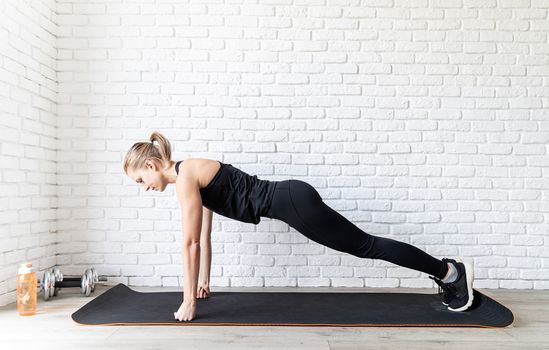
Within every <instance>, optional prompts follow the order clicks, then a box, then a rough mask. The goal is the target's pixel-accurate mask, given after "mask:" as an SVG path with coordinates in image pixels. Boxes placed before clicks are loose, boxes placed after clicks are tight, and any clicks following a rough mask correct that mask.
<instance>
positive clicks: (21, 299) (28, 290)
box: [17, 263, 37, 316]
mask: <svg viewBox="0 0 549 350" xmlns="http://www.w3.org/2000/svg"><path fill="white" fill-rule="evenodd" d="M36 289H37V281H36V272H34V271H33V270H32V263H25V264H22V265H21V266H20V267H19V270H18V272H17V311H19V315H21V316H31V315H34V314H35V313H36V294H37V293H36Z"/></svg>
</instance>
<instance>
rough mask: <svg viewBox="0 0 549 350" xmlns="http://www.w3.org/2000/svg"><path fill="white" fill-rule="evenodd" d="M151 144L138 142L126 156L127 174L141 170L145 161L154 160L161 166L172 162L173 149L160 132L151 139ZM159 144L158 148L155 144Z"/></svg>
mask: <svg viewBox="0 0 549 350" xmlns="http://www.w3.org/2000/svg"><path fill="white" fill-rule="evenodd" d="M149 140H150V142H136V143H134V144H133V146H132V147H131V148H130V149H129V151H128V152H127V153H126V155H125V156H124V172H125V173H126V174H127V173H128V170H129V169H139V168H141V167H142V166H143V164H145V161H147V160H149V159H152V160H153V161H158V162H160V164H165V163H166V162H168V163H169V162H170V161H171V159H172V149H171V145H170V141H168V139H167V138H166V137H164V135H162V134H161V133H159V132H158V131H154V132H153V133H152V134H151V136H150V137H149ZM154 141H156V142H157V143H158V146H156V145H155V144H154Z"/></svg>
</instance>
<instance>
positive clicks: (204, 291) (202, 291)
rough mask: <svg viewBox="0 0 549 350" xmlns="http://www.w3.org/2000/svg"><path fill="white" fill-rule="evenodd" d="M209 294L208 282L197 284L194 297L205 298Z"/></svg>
mask: <svg viewBox="0 0 549 350" xmlns="http://www.w3.org/2000/svg"><path fill="white" fill-rule="evenodd" d="M209 296H210V286H209V285H208V284H205V283H204V284H199V285H198V288H197V289H196V297H197V298H199V299H206V298H207V297H209Z"/></svg>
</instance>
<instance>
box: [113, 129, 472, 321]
mask: <svg viewBox="0 0 549 350" xmlns="http://www.w3.org/2000/svg"><path fill="white" fill-rule="evenodd" d="M155 141H156V142H157V143H158V145H155V144H154V142H155ZM124 172H125V173H126V174H127V175H128V176H129V177H131V178H132V179H133V180H134V181H136V182H137V183H139V184H142V185H143V187H144V188H145V190H147V191H148V190H149V189H153V190H155V191H160V192H162V191H164V189H165V188H166V186H167V185H168V184H171V183H175V185H176V194H177V198H178V200H179V203H180V205H181V210H182V221H183V222H182V229H183V264H184V270H185V286H184V294H183V303H182V304H181V306H180V307H179V309H178V311H177V312H175V313H174V317H175V318H176V319H178V320H179V321H190V320H192V319H193V318H194V317H195V311H196V298H205V297H208V296H209V294H210V290H209V273H210V272H209V271H210V263H211V242H210V233H211V220H212V212H216V213H218V214H220V215H223V216H226V217H228V218H232V219H235V220H239V221H242V222H249V223H254V224H257V223H259V221H260V219H261V217H268V218H274V219H278V220H282V221H284V222H285V223H287V224H288V225H290V226H291V227H293V228H294V229H296V230H297V231H299V232H300V233H302V234H303V235H305V236H306V237H308V238H309V239H311V240H313V241H315V242H317V243H320V244H323V245H325V246H327V247H330V248H332V249H335V250H337V251H341V252H346V253H349V254H351V255H354V256H357V257H361V258H369V259H381V260H385V261H389V262H391V263H394V264H397V265H400V266H404V267H407V268H411V269H414V270H417V271H421V272H424V273H427V274H429V275H432V276H433V277H431V276H429V278H431V279H432V280H434V281H435V282H436V283H437V284H438V285H439V287H440V288H439V290H441V291H442V293H441V294H442V297H443V301H442V302H443V304H444V305H446V306H447V307H448V309H449V310H451V311H465V310H467V309H468V308H469V307H470V306H471V304H472V302H473V287H472V283H473V269H472V266H471V265H470V264H467V263H463V262H461V261H460V260H459V259H458V260H457V261H456V260H454V259H447V258H444V259H442V260H438V259H436V258H434V257H433V256H431V255H429V254H427V253H425V252H423V251H422V250H420V249H418V248H416V247H414V246H412V245H409V244H406V243H403V242H399V241H395V240H392V239H388V238H383V237H376V236H372V235H370V234H368V233H366V232H364V231H362V230H361V229H359V228H358V227H357V226H355V225H354V224H353V223H351V222H350V221H349V220H347V219H346V218H345V217H343V216H342V215H341V214H339V213H337V212H336V211H335V210H333V209H332V208H330V207H329V206H328V205H326V203H324V202H323V201H322V198H321V197H320V195H319V194H318V192H317V191H316V190H315V189H314V187H312V186H311V185H309V184H308V183H306V182H303V181H300V180H284V181H268V180H260V179H258V178H257V176H255V175H254V176H250V175H248V174H247V173H245V172H243V171H241V170H239V169H238V168H235V167H233V166H232V165H231V164H225V163H222V162H218V161H213V160H209V159H202V158H195V159H186V160H185V161H178V162H175V161H173V160H172V159H171V146H170V143H169V141H168V140H167V139H166V138H165V137H164V136H163V135H162V134H160V133H158V132H153V133H152V134H151V136H150V142H137V143H135V144H134V145H133V146H132V147H131V148H130V150H129V151H128V152H127V154H126V156H125V158H124ZM201 248H202V250H203V251H202V255H203V256H202V260H201ZM204 249H205V251H204ZM199 272H200V273H199ZM199 276H200V278H199Z"/></svg>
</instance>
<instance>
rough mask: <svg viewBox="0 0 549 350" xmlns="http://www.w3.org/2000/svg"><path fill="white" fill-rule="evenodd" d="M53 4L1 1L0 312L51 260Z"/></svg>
mask: <svg viewBox="0 0 549 350" xmlns="http://www.w3.org/2000/svg"><path fill="white" fill-rule="evenodd" d="M55 16H56V15H55V1H53V0H51V1H21V0H3V1H0V163H1V164H2V165H1V167H0V305H5V304H8V303H10V302H13V301H15V290H16V282H17V280H16V276H17V268H18V266H19V265H20V264H21V263H23V262H26V261H30V262H32V263H33V265H34V267H35V268H36V269H37V270H39V271H40V270H44V269H46V268H49V267H52V266H55V264H56V263H57V261H56V256H55V254H56V245H55V244H56V239H57V236H56V233H55V232H56V211H57V210H56V208H57V198H56V194H57V190H56V181H57V180H56V161H57V152H56V150H57V136H56V114H57V110H56V94H57V78H56V66H55V62H56V59H57V57H56V49H55V46H54V44H55V36H56V34H57V25H56V24H55V23H56V19H55Z"/></svg>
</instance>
